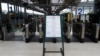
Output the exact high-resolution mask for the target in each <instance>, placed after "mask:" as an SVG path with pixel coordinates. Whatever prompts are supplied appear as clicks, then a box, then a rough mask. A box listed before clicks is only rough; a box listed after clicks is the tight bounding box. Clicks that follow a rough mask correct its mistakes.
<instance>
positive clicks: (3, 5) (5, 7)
mask: <svg viewBox="0 0 100 56" xmlns="http://www.w3.org/2000/svg"><path fill="white" fill-rule="evenodd" d="M1 8H2V12H3V13H4V14H7V13H8V7H7V3H1Z"/></svg>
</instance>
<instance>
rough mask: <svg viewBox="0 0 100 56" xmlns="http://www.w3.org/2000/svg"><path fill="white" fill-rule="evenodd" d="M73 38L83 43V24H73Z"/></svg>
mask: <svg viewBox="0 0 100 56" xmlns="http://www.w3.org/2000/svg"><path fill="white" fill-rule="evenodd" d="M73 36H74V37H76V38H77V39H79V40H80V42H81V43H83V42H84V37H85V24H84V23H73Z"/></svg>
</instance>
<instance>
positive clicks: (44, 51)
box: [43, 15, 64, 56]
mask: <svg viewBox="0 0 100 56" xmlns="http://www.w3.org/2000/svg"><path fill="white" fill-rule="evenodd" d="M46 16H60V15H46ZM46 16H45V20H44V35H43V56H45V53H61V54H62V56H64V37H63V30H62V29H63V28H62V27H63V25H62V24H63V23H62V22H63V19H62V17H61V16H60V24H61V26H60V27H61V40H62V48H60V51H46V47H45V43H46Z"/></svg>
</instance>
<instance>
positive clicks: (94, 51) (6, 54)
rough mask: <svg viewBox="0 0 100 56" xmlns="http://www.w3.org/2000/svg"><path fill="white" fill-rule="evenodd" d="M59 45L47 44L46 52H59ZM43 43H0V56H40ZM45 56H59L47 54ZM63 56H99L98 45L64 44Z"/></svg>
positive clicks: (99, 46)
mask: <svg viewBox="0 0 100 56" xmlns="http://www.w3.org/2000/svg"><path fill="white" fill-rule="evenodd" d="M60 44H61V43H56V44H54V43H47V44H46V47H48V48H47V50H59V48H60V46H61V45H60ZM42 47H43V43H38V42H30V43H24V42H22V41H0V56H42ZM46 56H61V55H60V54H59V53H49V54H46ZM65 56H100V42H99V43H93V42H91V43H89V42H88V43H79V42H75V43H74V42H72V43H65Z"/></svg>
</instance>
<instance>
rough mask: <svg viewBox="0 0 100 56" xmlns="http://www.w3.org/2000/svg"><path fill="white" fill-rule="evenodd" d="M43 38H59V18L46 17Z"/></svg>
mask: <svg viewBox="0 0 100 56" xmlns="http://www.w3.org/2000/svg"><path fill="white" fill-rule="evenodd" d="M45 37H49V38H50V37H61V19H60V16H46V35H45Z"/></svg>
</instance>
